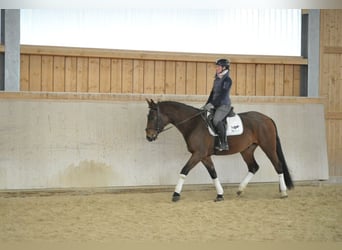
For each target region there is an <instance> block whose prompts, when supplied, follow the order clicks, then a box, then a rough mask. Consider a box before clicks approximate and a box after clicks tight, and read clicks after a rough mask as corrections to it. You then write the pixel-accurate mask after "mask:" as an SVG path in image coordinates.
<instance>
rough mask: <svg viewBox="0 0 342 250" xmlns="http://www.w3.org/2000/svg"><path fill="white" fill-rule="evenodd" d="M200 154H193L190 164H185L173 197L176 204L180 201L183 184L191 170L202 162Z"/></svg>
mask: <svg viewBox="0 0 342 250" xmlns="http://www.w3.org/2000/svg"><path fill="white" fill-rule="evenodd" d="M200 158H201V157H200V156H199V154H196V153H193V154H192V155H191V157H190V159H189V160H188V162H187V163H186V164H185V166H184V167H183V168H182V170H181V172H180V175H179V179H178V182H177V185H176V188H175V191H174V193H173V196H172V201H174V202H176V201H179V199H180V194H181V192H182V188H183V184H184V181H185V178H186V176H187V175H188V174H189V172H190V170H191V169H192V168H193V167H195V166H196V165H197V163H198V162H199V161H200Z"/></svg>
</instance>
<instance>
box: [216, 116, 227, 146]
mask: <svg viewBox="0 0 342 250" xmlns="http://www.w3.org/2000/svg"><path fill="white" fill-rule="evenodd" d="M216 130H217V134H218V137H219V141H220V143H219V147H216V149H218V150H219V151H223V150H229V147H228V143H227V135H226V128H225V126H224V123H223V122H219V123H218V124H217V126H216Z"/></svg>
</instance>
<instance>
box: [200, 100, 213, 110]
mask: <svg viewBox="0 0 342 250" xmlns="http://www.w3.org/2000/svg"><path fill="white" fill-rule="evenodd" d="M202 109H204V110H206V111H210V110H212V109H214V105H212V104H211V103H210V102H209V103H207V104H206V105H204V106H203V108H202Z"/></svg>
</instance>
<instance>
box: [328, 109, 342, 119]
mask: <svg viewBox="0 0 342 250" xmlns="http://www.w3.org/2000/svg"><path fill="white" fill-rule="evenodd" d="M325 119H327V120H341V121H342V111H336V112H327V113H326V114H325Z"/></svg>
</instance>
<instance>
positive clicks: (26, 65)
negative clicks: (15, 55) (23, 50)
mask: <svg viewBox="0 0 342 250" xmlns="http://www.w3.org/2000/svg"><path fill="white" fill-rule="evenodd" d="M29 69H30V56H29V55H21V56H20V91H28V90H29V88H30V86H29V82H30V71H29Z"/></svg>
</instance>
